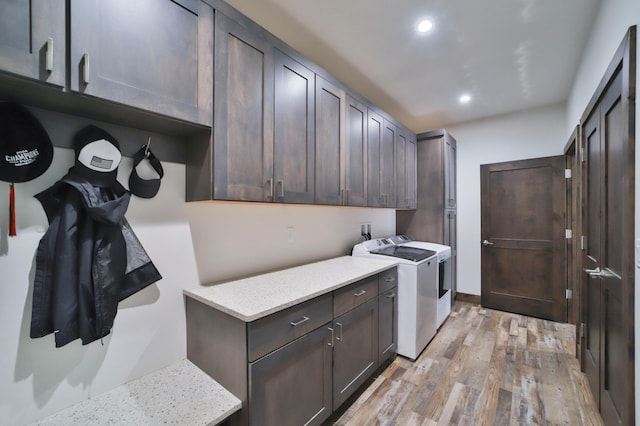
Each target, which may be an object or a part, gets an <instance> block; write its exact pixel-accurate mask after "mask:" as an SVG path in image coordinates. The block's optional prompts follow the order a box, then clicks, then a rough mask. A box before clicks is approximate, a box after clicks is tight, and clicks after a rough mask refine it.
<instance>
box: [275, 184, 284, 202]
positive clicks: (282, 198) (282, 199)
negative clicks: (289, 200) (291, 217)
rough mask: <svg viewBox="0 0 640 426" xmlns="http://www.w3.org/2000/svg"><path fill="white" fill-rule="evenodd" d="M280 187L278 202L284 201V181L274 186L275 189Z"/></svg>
mask: <svg viewBox="0 0 640 426" xmlns="http://www.w3.org/2000/svg"><path fill="white" fill-rule="evenodd" d="M278 186H280V201H284V181H283V180H279V181H278V182H277V184H276V188H278Z"/></svg>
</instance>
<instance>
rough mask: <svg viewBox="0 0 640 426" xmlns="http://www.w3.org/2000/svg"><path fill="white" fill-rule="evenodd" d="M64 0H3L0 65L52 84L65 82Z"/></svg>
mask: <svg viewBox="0 0 640 426" xmlns="http://www.w3.org/2000/svg"><path fill="white" fill-rule="evenodd" d="M65 14H66V6H65V0H32V1H24V0H3V1H2V4H0V68H1V69H2V71H6V72H9V73H12V74H16V75H19V76H22V77H28V78H30V79H34V80H38V81H41V82H46V83H50V84H53V85H56V86H64V84H65V75H66V74H65V58H66V46H65V43H66V42H65V34H66V31H65Z"/></svg>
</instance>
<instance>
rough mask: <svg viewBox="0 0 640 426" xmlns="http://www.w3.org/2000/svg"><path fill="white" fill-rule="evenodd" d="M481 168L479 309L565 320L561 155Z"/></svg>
mask: <svg viewBox="0 0 640 426" xmlns="http://www.w3.org/2000/svg"><path fill="white" fill-rule="evenodd" d="M480 170H481V214H482V221H481V227H482V229H481V239H482V240H481V244H482V266H481V270H482V293H481V299H482V305H483V306H486V307H489V308H494V309H500V310H504V311H509V312H515V313H520V314H524V315H529V316H534V317H540V318H546V319H551V320H554V321H566V319H567V308H566V296H565V289H566V285H565V282H564V267H565V266H564V210H565V201H564V157H563V156H557V157H547V158H539V159H532V160H522V161H513V162H508V163H499V164H487V165H482V166H480Z"/></svg>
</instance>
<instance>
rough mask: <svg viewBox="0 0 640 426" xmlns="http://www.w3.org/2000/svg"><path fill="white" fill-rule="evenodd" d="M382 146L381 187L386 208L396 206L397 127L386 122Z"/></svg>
mask: <svg viewBox="0 0 640 426" xmlns="http://www.w3.org/2000/svg"><path fill="white" fill-rule="evenodd" d="M382 132H383V133H382V146H381V147H380V186H381V190H380V192H381V193H382V196H383V206H384V207H395V206H396V171H395V165H396V159H395V153H396V136H397V128H396V125H395V124H393V123H392V122H390V121H389V120H386V119H385V120H384V128H383V129H382Z"/></svg>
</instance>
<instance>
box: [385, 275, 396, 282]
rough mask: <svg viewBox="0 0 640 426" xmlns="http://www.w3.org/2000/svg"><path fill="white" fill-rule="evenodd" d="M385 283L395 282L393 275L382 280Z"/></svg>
mask: <svg viewBox="0 0 640 426" xmlns="http://www.w3.org/2000/svg"><path fill="white" fill-rule="evenodd" d="M384 280H385V281H386V282H388V283H390V282H393V281H395V280H396V277H394V276H393V275H389V276H388V277H386V278H385V279H384Z"/></svg>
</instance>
